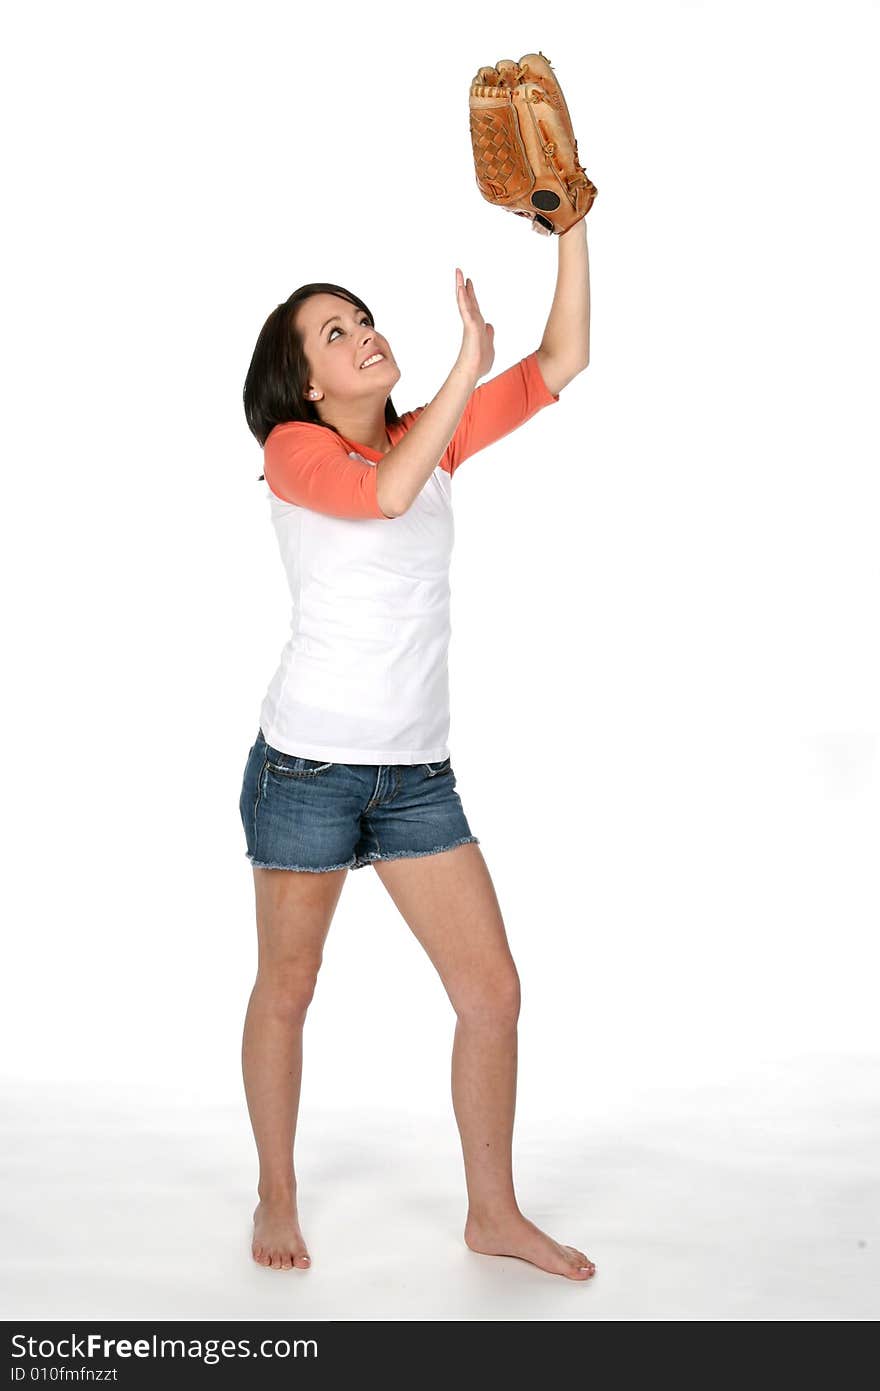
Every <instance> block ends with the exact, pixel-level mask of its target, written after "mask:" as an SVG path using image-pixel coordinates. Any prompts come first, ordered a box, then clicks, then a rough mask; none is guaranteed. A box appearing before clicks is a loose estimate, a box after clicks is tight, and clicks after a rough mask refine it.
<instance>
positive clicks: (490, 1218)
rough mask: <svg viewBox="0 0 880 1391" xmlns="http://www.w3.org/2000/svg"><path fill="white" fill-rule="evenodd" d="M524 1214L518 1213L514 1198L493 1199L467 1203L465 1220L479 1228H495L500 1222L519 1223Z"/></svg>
mask: <svg viewBox="0 0 880 1391" xmlns="http://www.w3.org/2000/svg"><path fill="white" fill-rule="evenodd" d="M523 1219H524V1214H523V1213H522V1212H520V1210H519V1205H518V1203H517V1201H516V1198H513V1197H511V1198H494V1199H487V1200H484V1201H476V1200H474V1201H471V1202H469V1203H468V1211H467V1220H468V1222H476V1223H478V1224H479V1225H480V1226H495V1225H497V1224H498V1223H500V1222H521V1221H523Z"/></svg>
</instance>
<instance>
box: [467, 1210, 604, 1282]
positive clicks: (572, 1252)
mask: <svg viewBox="0 0 880 1391" xmlns="http://www.w3.org/2000/svg"><path fill="white" fill-rule="evenodd" d="M464 1239H465V1244H466V1245H467V1246H469V1247H470V1249H471V1251H479V1252H480V1253H481V1254H482V1255H484V1256H518V1257H519V1258H520V1260H523V1261H531V1263H532V1265H537V1266H539V1267H540V1268H541V1270H548V1271H549V1272H550V1274H551V1275H565V1276H566V1277H567V1278H568V1279H569V1280H589V1279H590V1278H591V1277H592V1276H593V1275H595V1273H596V1267H595V1265H594V1263H593V1262H592V1261H591V1260H590V1258H589V1256H585V1255H584V1253H583V1251H579V1250H578V1248H577V1247H576V1246H563V1245H562V1244H561V1243H560V1242H558V1241H554V1240H553V1238H552V1236H548V1235H547V1233H546V1232H542V1231H541V1230H540V1228H539V1227H536V1226H535V1224H534V1222H530V1221H529V1219H528V1218H527V1217H524V1216H523V1215H522V1213H511V1214H510V1216H508V1217H500V1218H497V1219H495V1220H494V1221H493V1220H491V1219H488V1218H484V1219H482V1220H477V1218H475V1217H472V1216H471V1214H470V1213H468V1219H467V1222H466V1223H465V1227H464Z"/></svg>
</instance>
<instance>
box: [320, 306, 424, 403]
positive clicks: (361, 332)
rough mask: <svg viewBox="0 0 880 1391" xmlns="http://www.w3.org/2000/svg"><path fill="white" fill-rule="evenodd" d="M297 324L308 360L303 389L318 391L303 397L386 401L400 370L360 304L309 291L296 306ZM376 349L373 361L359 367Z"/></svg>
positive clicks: (332, 399)
mask: <svg viewBox="0 0 880 1391" xmlns="http://www.w3.org/2000/svg"><path fill="white" fill-rule="evenodd" d="M296 326H297V329H298V330H299V333H300V335H301V337H302V340H303V347H304V349H305V355H306V361H307V362H308V364H309V383H308V387H307V388H306V390H307V392H308V391H310V390H314V391H316V392H317V393H318V395H317V396H311V395H310V396H308V398H307V399H308V400H310V401H311V402H313V403H316V402H317V401H318V400H321V399H323V400H325V401H327V400H329V401H341V400H348V401H350V400H351V399H352V397H371V396H373V397H377V398H379V399H380V400H381V401H382V402H383V403H384V402H385V401H386V400H387V398H388V396H389V395H390V394H391V390H392V388H393V386H394V385H395V383H396V382H398V381H399V380H400V371H399V369H398V366H397V363H396V362H395V360H394V354H393V353H392V351H391V349H390V347H389V346H388V340H387V339H386V338H383V336H382V334H381V333H377V331H376V329H375V328H373V326H372V325H371V323H370V320H369V317H368V316H367V314H366V313H365V312H364V310H363V309H359V308H358V307H357V305H355V304H351V303H349V301H348V300H347V299H343V298H342V297H341V296H340V295H324V294H321V295H310V296H309V298H308V299H307V300H305V301H304V303H303V304H301V305H300V307H299V309H298V311H297V315H296ZM376 353H381V354H382V357H381V359H380V360H379V361H378V362H374V363H373V364H372V365H371V366H369V367H364V366H362V364H363V363H364V362H366V361H367V360H368V358H371V357H373V356H374V355H375V354H376Z"/></svg>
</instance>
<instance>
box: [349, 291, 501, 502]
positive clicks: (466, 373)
mask: <svg viewBox="0 0 880 1391" xmlns="http://www.w3.org/2000/svg"><path fill="white" fill-rule="evenodd" d="M455 282H456V286H455V288H456V297H457V300H458V309H459V313H460V314H461V318H462V324H463V333H462V344H461V351H460V352H459V354H458V358H457V360H456V363H455V366H454V367H453V369H452V371H451V372H450V373H449V376H448V377H447V378H446V381H445V382H444V383H443V385H442V386H441V388H440V390H439V391H438V392H437V395H436V396H435V397H434V399H433V400H432V401H430V402H429V403H428V405H427V406H425V408H424V410H422V411H420V412H419V415H418V417H417V419H416V420H415V421H414V422H413V424H412V425H411V426H410V427H409V429H408V430H407V432H406V434H405V435H404V436H403V439H402V440H400V441H399V443H397V444H395V445H392V447H391V449H389V450H388V452H387V454H384V455H383V456H382V458H381V459H380V460H379V462H378V464H377V465H376V496H377V498H378V500H379V506H380V507H381V509H382V511H383V512H384V513H385V514H386V516H389V517H399V516H400V515H401V513H402V512H406V511H407V509H408V508H409V507H410V506H411V505H412V504H413V502H414V501H415V499H416V498H417V497H418V495H419V493H420V492H421V491H422V488H423V487H424V486H425V484H426V483H427V481H428V479H429V478H430V477H431V474H432V473H433V472H434V470H435V468H436V467H437V465H438V464H439V462H440V460H441V459H442V458H443V455H444V454H445V453H446V450H447V448H448V446H449V442H450V440H451V439H452V436H453V435H454V434H455V431H456V430H457V429H458V425H459V422H460V420H461V417H462V415H463V414H464V409H465V406H466V405H467V403H468V400H469V399H470V396H471V393H472V392H473V390H474V387H475V386H476V384H477V382H478V381H479V380H480V377H483V376H485V374H486V373H487V372H488V371H489V368H490V367H491V366H492V363H493V361H494V359H495V346H494V342H493V335H494V333H495V330H494V328H493V327H492V325H491V324H487V323H486V322H485V321H484V319H483V316H482V314H481V313H480V307H479V305H478V304H477V296H476V294H475V292H474V287H473V283H472V282H471V280H470V279H468V281H467V282H466V283H465V281H464V278H463V276H462V274H461V271H460V270H459V269H458V267H456V271H455Z"/></svg>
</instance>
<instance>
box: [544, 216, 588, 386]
mask: <svg viewBox="0 0 880 1391" xmlns="http://www.w3.org/2000/svg"><path fill="white" fill-rule="evenodd" d="M557 240H558V242H559V247H558V255H559V266H558V270H557V275H556V292H555V294H554V296H553V303H552V305H551V306H550V317H549V318H548V320H547V327H546V328H545V329H544V336H543V338H542V339H541V345H540V347H539V348H538V365H539V367H540V368H541V375H542V376H543V378H544V380H545V382H546V383H547V386H548V387H549V389H550V390H551V391H552V392H554V393H555V392H559V391H561V390H562V388H563V387H564V386H567V385H568V383H569V382H570V381H571V379H572V377H576V376H577V374H578V372H583V371H584V370H585V369H586V367H587V366H588V364H589V361H590V255H589V249H588V247H587V220H586V218H584V217H582V218H581V220H580V222H576V223H575V224H574V226H573V227H569V229H568V231H567V232H563V233H562V235H561V236H560V237H558V238H557Z"/></svg>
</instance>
